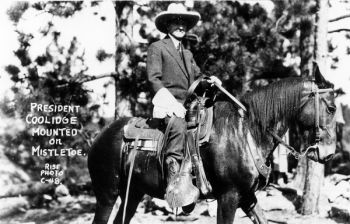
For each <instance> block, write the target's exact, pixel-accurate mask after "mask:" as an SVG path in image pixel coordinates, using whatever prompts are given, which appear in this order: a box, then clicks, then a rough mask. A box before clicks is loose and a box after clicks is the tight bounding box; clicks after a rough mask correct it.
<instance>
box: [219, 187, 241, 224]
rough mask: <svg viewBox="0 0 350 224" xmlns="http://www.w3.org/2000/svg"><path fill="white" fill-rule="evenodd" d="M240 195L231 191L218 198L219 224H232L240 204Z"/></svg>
mask: <svg viewBox="0 0 350 224" xmlns="http://www.w3.org/2000/svg"><path fill="white" fill-rule="evenodd" d="M238 201H239V194H238V193H237V191H236V190H235V189H234V190H230V191H227V192H225V193H223V194H222V195H220V196H219V197H218V209H217V223H218V224H226V223H227V224H232V223H233V220H234V218H235V213H236V209H237V207H238V204H239V202H238Z"/></svg>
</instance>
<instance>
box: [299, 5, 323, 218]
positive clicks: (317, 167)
mask: <svg viewBox="0 0 350 224" xmlns="http://www.w3.org/2000/svg"><path fill="white" fill-rule="evenodd" d="M316 4H317V6H318V9H319V11H318V12H317V15H316V23H315V24H316V29H315V35H314V40H315V42H314V43H315V45H314V51H313V56H314V58H315V59H316V61H317V63H318V65H319V67H320V68H321V71H322V68H323V71H324V70H325V68H326V57H327V22H328V1H323V0H317V1H316ZM310 34H312V32H310ZM311 36H312V35H310V36H309V37H310V38H311ZM309 53H310V52H308V54H307V55H305V56H307V57H309V56H310V54H309ZM311 58H312V57H309V58H304V60H305V61H306V60H307V64H308V65H307V66H305V67H304V68H305V69H306V71H305V74H307V75H310V74H312V72H311V71H313V69H311V70H310V68H312V61H311V60H310V59H311ZM302 61H303V59H302ZM302 74H303V73H302ZM312 75H313V74H312ZM305 172H306V176H305V185H304V194H303V197H302V205H301V209H300V212H301V213H302V214H304V215H310V214H314V213H319V199H320V189H321V186H322V185H323V182H324V165H323V164H320V163H316V162H314V161H311V160H307V162H306V167H305Z"/></svg>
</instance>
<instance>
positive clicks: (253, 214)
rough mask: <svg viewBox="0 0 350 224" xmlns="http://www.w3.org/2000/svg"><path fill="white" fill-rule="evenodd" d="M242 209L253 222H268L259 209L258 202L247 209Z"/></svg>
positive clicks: (256, 223)
mask: <svg viewBox="0 0 350 224" xmlns="http://www.w3.org/2000/svg"><path fill="white" fill-rule="evenodd" d="M242 209H243V208H242ZM243 211H244V212H245V214H246V215H247V216H248V217H249V218H250V219H251V220H252V221H253V223H254V224H267V223H268V222H267V219H266V217H265V214H264V211H263V210H262V209H261V207H260V206H259V204H258V203H256V204H255V206H254V207H253V208H250V209H249V210H247V209H243Z"/></svg>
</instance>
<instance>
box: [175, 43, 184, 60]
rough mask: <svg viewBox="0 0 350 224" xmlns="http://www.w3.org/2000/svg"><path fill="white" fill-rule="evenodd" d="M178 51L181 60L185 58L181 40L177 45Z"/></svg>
mask: <svg viewBox="0 0 350 224" xmlns="http://www.w3.org/2000/svg"><path fill="white" fill-rule="evenodd" d="M177 52H179V55H180V58H181V60H184V58H183V54H182V44H181V42H180V43H179V44H178V45H177Z"/></svg>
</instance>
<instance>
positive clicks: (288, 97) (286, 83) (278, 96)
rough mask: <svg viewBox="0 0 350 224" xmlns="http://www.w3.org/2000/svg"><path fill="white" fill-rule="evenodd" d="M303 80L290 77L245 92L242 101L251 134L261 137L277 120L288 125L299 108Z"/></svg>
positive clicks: (259, 138)
mask: <svg viewBox="0 0 350 224" xmlns="http://www.w3.org/2000/svg"><path fill="white" fill-rule="evenodd" d="M304 82H305V80H304V79H303V78H300V77H291V78H286V79H282V80H280V81H277V82H274V83H272V84H270V85H268V86H265V87H262V88H259V89H257V90H255V91H253V92H250V93H247V94H245V95H244V96H243V97H242V99H241V100H242V102H243V103H244V104H245V105H246V106H247V108H248V120H249V123H250V125H249V126H250V128H251V130H252V131H253V134H254V135H255V136H256V137H258V139H257V140H258V141H259V140H262V141H263V140H264V139H261V137H262V135H263V134H264V133H266V131H267V128H273V127H274V125H277V121H281V122H282V123H281V125H283V126H288V123H287V122H289V121H291V120H293V119H294V118H295V116H296V115H297V112H298V111H299V109H300V105H301V103H300V100H301V92H302V89H303V87H304Z"/></svg>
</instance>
